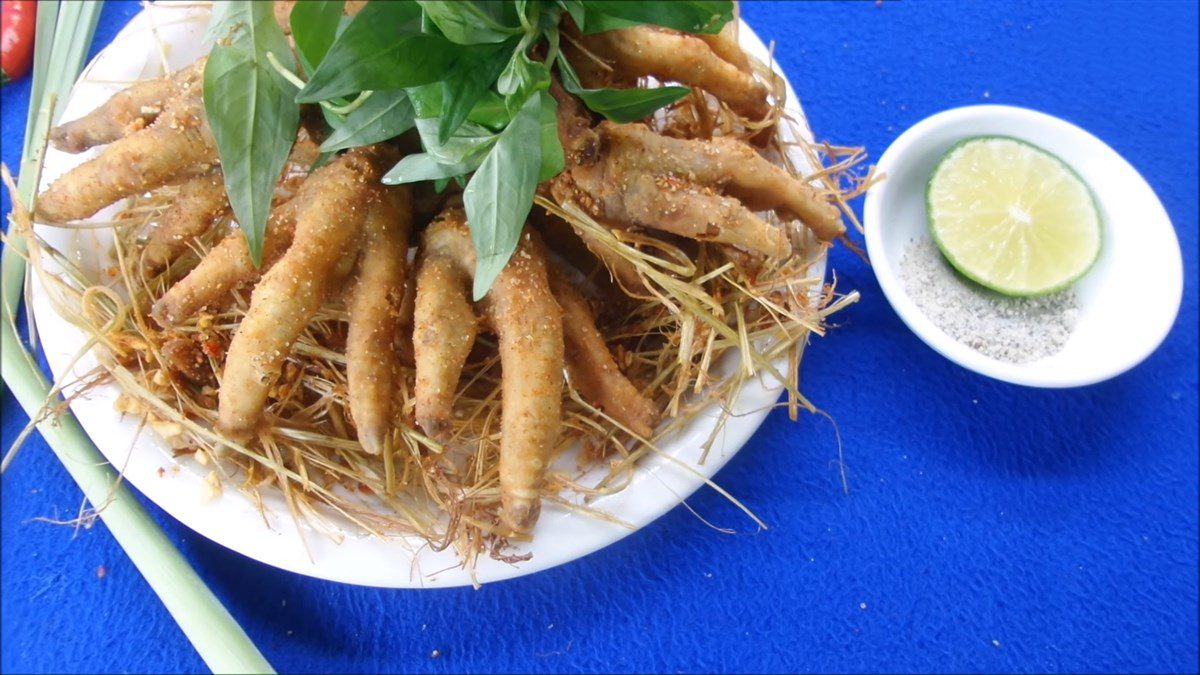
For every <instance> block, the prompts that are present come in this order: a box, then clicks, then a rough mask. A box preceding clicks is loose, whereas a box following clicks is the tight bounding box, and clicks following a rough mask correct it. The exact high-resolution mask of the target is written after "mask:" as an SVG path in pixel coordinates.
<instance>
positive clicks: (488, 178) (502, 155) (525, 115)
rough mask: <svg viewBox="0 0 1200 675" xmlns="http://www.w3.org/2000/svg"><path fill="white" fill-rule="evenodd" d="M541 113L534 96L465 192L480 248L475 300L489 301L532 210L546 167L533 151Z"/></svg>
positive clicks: (474, 239)
mask: <svg viewBox="0 0 1200 675" xmlns="http://www.w3.org/2000/svg"><path fill="white" fill-rule="evenodd" d="M540 109H541V100H540V97H537V96H530V97H529V100H528V101H526V102H525V105H523V106H521V109H520V110H518V111H517V114H516V115H515V116H514V117H513V120H512V122H510V123H509V124H508V128H506V129H505V130H504V131H503V132H501V133H500V137H499V139H498V140H497V141H496V145H495V146H494V147H493V148H492V151H491V152H489V153H488V156H487V158H486V159H484V160H483V164H481V165H480V166H479V169H478V170H476V171H475V174H474V175H473V176H471V180H470V181H469V182H468V183H467V188H466V190H464V191H463V206H464V207H465V208H466V211H467V223H468V224H469V225H470V227H471V241H472V242H474V244H475V284H474V289H473V294H474V297H475V300H480V299H482V298H483V296H485V295H487V292H488V289H490V288H491V287H492V282H494V281H495V280H496V277H497V276H499V275H500V271H501V270H503V269H504V266H505V265H506V264H507V263H508V259H509V258H511V257H512V254H513V251H515V250H516V248H517V243H518V242H519V241H520V237H521V230H522V229H524V227H525V219H526V218H527V217H528V216H529V211H530V209H531V208H533V193H534V190H536V189H537V183H538V180H537V179H538V170H539V167H540V165H541V153H540V152H536V151H535V150H534V148H535V147H536V146H537V145H538V143H539V141H540V135H541V124H540V123H539V117H540V112H539V111H540Z"/></svg>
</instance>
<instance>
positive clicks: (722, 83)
mask: <svg viewBox="0 0 1200 675" xmlns="http://www.w3.org/2000/svg"><path fill="white" fill-rule="evenodd" d="M726 28H729V27H728V26H727V27H726ZM723 33H724V31H722V34H718V35H716V36H703V37H701V36H696V35H690V34H687V33H680V32H678V31H674V30H670V29H667V28H662V27H659V26H648V25H646V26H633V27H630V28H621V29H617V30H610V31H605V32H603V33H594V34H591V35H584V34H582V33H580V32H578V31H573V32H572V33H571V37H572V39H574V40H575V41H577V42H578V43H579V45H581V46H582V47H583V49H585V50H587V52H590V53H591V54H592V55H594V56H598V57H600V58H601V59H603V60H604V61H605V62H606V63H607V64H608V65H609V66H610V67H611V71H605V70H604V69H602V68H598V67H597V66H596V65H595V64H594V61H593V62H592V64H591V65H589V64H588V61H589V60H590V59H592V58H593V56H589V55H587V54H584V53H581V50H569V53H570V55H571V63H572V64H584V65H583V67H582V68H581V69H580V70H579V76H580V80H581V82H582V84H583V85H584V86H585V87H603V86H610V85H613V84H618V85H620V84H628V82H629V81H630V80H631V79H632V78H637V77H645V76H652V77H656V78H658V79H660V80H671V81H675V82H682V83H684V84H688V85H692V86H694V87H699V88H700V89H703V90H705V91H707V92H708V93H710V94H712V95H713V96H715V97H717V98H718V99H720V100H721V101H723V102H724V103H725V104H726V105H728V106H729V107H730V108H731V109H732V110H733V111H734V112H736V113H738V114H740V115H742V116H744V117H746V118H747V119H750V120H753V121H758V120H762V119H764V118H765V117H766V116H767V115H768V114H769V113H770V111H771V106H770V104H769V103H768V102H767V88H766V87H765V86H763V84H762V83H760V82H758V81H757V80H755V79H754V77H753V76H752V75H751V74H750V69H749V61H748V59H747V58H746V55H745V54H744V53H743V52H742V50H741V48H740V47H738V45H737V42H736V40H734V38H733V35H732V33H730V34H728V35H723Z"/></svg>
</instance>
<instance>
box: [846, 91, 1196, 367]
mask: <svg viewBox="0 0 1200 675" xmlns="http://www.w3.org/2000/svg"><path fill="white" fill-rule="evenodd" d="M973 136H1011V137H1013V138H1018V139H1021V140H1025V141H1028V142H1030V143H1033V144H1034V145H1037V146H1040V147H1042V148H1045V149H1046V150H1048V151H1049V152H1051V153H1053V154H1054V155H1057V156H1058V157H1059V158H1061V159H1062V160H1063V161H1064V162H1066V163H1067V164H1068V165H1069V166H1070V167H1071V168H1073V169H1074V170H1075V171H1076V172H1077V173H1078V174H1079V175H1080V176H1081V177H1082V178H1083V180H1084V182H1085V183H1087V184H1088V186H1089V187H1091V189H1092V193H1093V194H1094V195H1095V196H1096V200H1097V203H1098V205H1099V207H1100V212H1101V216H1102V219H1103V226H1104V240H1103V244H1102V246H1103V248H1102V250H1101V252H1100V258H1099V260H1097V261H1096V264H1095V265H1094V266H1093V267H1092V269H1091V270H1090V271H1089V272H1088V273H1087V274H1086V275H1085V276H1084V277H1083V278H1082V279H1080V280H1079V281H1078V282H1077V283H1076V284H1075V285H1074V289H1075V294H1076V297H1077V298H1078V302H1079V318H1078V320H1077V322H1076V324H1075V328H1074V330H1073V331H1072V333H1071V337H1070V338H1069V339H1068V340H1067V342H1066V344H1065V345H1063V348H1062V350H1061V351H1059V352H1058V353H1056V354H1053V355H1050V356H1047V357H1045V358H1042V359H1038V360H1036V361H1032V362H1029V363H1021V364H1016V363H1008V362H1005V361H1000V360H998V359H994V358H991V357H989V356H985V355H983V354H981V353H979V352H977V351H975V350H974V349H972V348H970V347H968V346H967V345H965V344H963V343H961V342H958V341H956V340H955V339H954V338H953V337H951V336H950V335H949V334H947V333H946V332H945V331H943V330H942V329H940V328H938V327H937V326H936V325H935V324H934V323H933V322H932V321H931V320H930V319H929V318H928V317H926V316H925V315H924V314H923V313H922V312H921V309H920V308H919V307H917V304H916V303H915V302H914V301H913V299H912V298H910V297H909V296H908V293H907V292H906V291H905V289H904V284H903V282H901V281H900V260H901V259H902V258H903V257H904V250H905V248H906V247H907V246H908V244H909V242H910V241H913V240H914V239H927V238H929V236H930V235H929V226H928V224H927V221H926V214H925V184H926V182H927V181H928V180H929V175H930V173H931V172H932V171H933V168H934V166H935V165H936V164H937V162H938V160H939V159H941V157H942V155H943V154H945V152H946V151H947V150H949V149H950V148H951V147H952V146H953V145H954V144H955V143H958V142H959V141H962V140H964V139H966V138H970V137H973ZM876 169H877V171H879V172H880V173H881V174H883V175H884V180H882V181H881V182H879V183H876V184H875V185H873V186H872V187H871V189H870V190H868V191H867V199H866V202H865V203H864V204H863V227H864V229H865V230H866V240H867V253H868V255H869V256H870V258H871V266H872V269H874V271H875V277H876V278H877V279H878V280H879V286H880V287H881V288H882V289H883V292H884V295H886V296H887V299H888V302H889V303H891V305H892V309H894V310H896V313H897V314H899V315H900V318H901V319H902V320H903V321H904V323H906V324H907V325H908V327H909V328H910V329H912V331H913V332H914V333H916V334H917V337H919V338H921V339H922V340H924V341H925V343H926V344H928V345H929V346H930V347H933V348H934V349H935V350H936V351H938V352H939V353H941V354H942V355H943V356H945V357H946V358H948V359H950V360H951V361H954V362H955V363H958V364H959V365H961V366H963V367H964V368H968V369H970V370H973V371H975V372H978V373H981V374H983V375H987V376H989V377H994V378H996V379H998V380H1004V381H1006V382H1012V383H1015V384H1024V385H1029V386H1034V387H1077V386H1082V385H1087V384H1093V383H1096V382H1100V381H1102V380H1106V379H1108V378H1110V377H1115V376H1117V375H1119V374H1121V373H1123V372H1125V371H1126V370H1129V369H1130V368H1132V367H1134V366H1136V365H1137V364H1138V363H1140V362H1141V361H1142V360H1143V359H1145V358H1146V357H1147V356H1149V355H1150V353H1151V352H1153V351H1154V350H1155V348H1157V347H1158V345H1159V344H1161V343H1162V341H1163V339H1164V338H1165V337H1166V336H1167V333H1168V332H1169V331H1170V330H1171V326H1172V325H1173V324H1174V322H1175V316H1176V314H1178V312H1179V302H1180V299H1181V297H1182V294H1183V257H1182V255H1181V254H1180V251H1179V240H1178V238H1176V236H1175V228H1174V227H1172V226H1171V219H1170V218H1169V217H1168V216H1167V212H1166V209H1164V208H1163V205H1162V203H1161V202H1160V201H1159V200H1158V197H1157V196H1156V195H1155V194H1154V190H1153V189H1151V187H1150V185H1149V184H1147V183H1146V180H1145V179H1144V178H1142V176H1141V175H1140V174H1139V173H1138V172H1137V169H1135V168H1133V166H1132V165H1130V164H1129V162H1127V161H1125V159H1124V158H1122V157H1121V156H1120V155H1119V154H1117V151H1116V150H1113V149H1112V148H1110V147H1109V146H1108V145H1106V144H1105V143H1104V142H1103V141H1101V140H1100V139H1098V138H1096V137H1095V136H1093V135H1091V134H1089V133H1088V132H1086V131H1084V130H1083V129H1080V128H1079V127H1077V126H1075V125H1073V124H1071V123H1069V122H1065V121H1063V120H1060V119H1058V118H1057V117H1052V116H1050V115H1046V114H1044V113H1040V112H1035V111H1033V110H1027V109H1025V108H1016V107H1012V106H1001V105H981V106H970V107H966V108H956V109H953V110H947V111H945V112H942V113H938V114H936V115H933V116H932V117H928V118H926V119H924V120H922V121H920V122H918V123H917V124H915V125H913V126H912V127H911V128H910V129H908V130H907V131H905V132H904V133H903V134H901V135H900V137H899V138H897V139H896V140H895V141H894V142H893V143H892V145H891V146H890V147H889V148H888V149H887V151H885V152H884V153H883V156H882V157H880V158H879V163H878V164H877V165H876Z"/></svg>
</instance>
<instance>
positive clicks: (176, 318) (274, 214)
mask: <svg viewBox="0 0 1200 675" xmlns="http://www.w3.org/2000/svg"><path fill="white" fill-rule="evenodd" d="M295 226H296V201H295V199H292V200H290V201H287V202H284V203H283V204H280V205H279V206H276V207H275V208H274V209H273V210H272V211H271V215H270V217H269V218H268V219H267V229H266V234H265V236H264V238H263V260H262V267H261V269H260V268H258V267H255V265H254V261H253V260H252V259H251V258H250V248H249V247H248V246H247V245H246V238H245V237H244V236H242V233H241V232H233V233H232V234H229V235H227V236H226V237H225V238H224V239H222V240H221V243H219V244H217V245H216V246H214V247H213V249H212V250H211V251H209V252H208V255H206V256H204V258H203V259H202V260H201V261H200V264H198V265H196V267H195V268H194V269H192V271H191V272H189V273H188V275H187V276H186V277H184V278H183V279H180V280H179V281H177V282H176V283H175V285H174V286H172V287H171V288H169V289H168V290H167V292H166V293H164V294H163V296H162V297H160V298H159V299H158V301H157V302H155V303H154V307H153V308H152V309H151V311H150V316H151V317H152V318H153V319H154V321H155V322H156V323H158V325H160V326H162V327H163V328H167V327H170V326H173V325H176V324H179V323H181V322H183V321H186V320H187V319H188V318H189V317H191V316H192V315H194V314H196V313H197V312H199V311H200V310H202V309H205V308H215V307H219V306H221V305H223V304H224V303H225V302H227V301H228V300H229V297H230V294H231V293H232V292H233V291H235V290H237V289H239V288H243V287H245V286H247V285H249V284H252V283H254V282H255V281H258V278H259V276H260V275H261V274H262V273H263V272H265V271H266V270H268V269H270V268H271V266H272V265H274V264H275V262H276V261H277V260H278V259H279V257H280V256H282V255H283V253H284V251H286V250H287V248H288V246H291V244H292V235H293V233H294V230H295Z"/></svg>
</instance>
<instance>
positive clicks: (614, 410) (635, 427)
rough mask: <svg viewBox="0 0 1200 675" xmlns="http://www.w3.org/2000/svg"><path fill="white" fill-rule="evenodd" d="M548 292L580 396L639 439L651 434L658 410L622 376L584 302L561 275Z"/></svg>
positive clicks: (553, 275)
mask: <svg viewBox="0 0 1200 675" xmlns="http://www.w3.org/2000/svg"><path fill="white" fill-rule="evenodd" d="M550 289H551V291H552V292H553V293H554V299H555V300H557V301H558V306H559V307H561V308H562V313H563V341H564V346H565V349H566V351H565V354H566V364H567V371H568V372H569V373H570V374H571V382H572V383H573V384H574V385H575V388H576V389H578V390H579V393H580V394H582V395H583V397H584V398H586V399H587V400H588V401H590V402H591V403H592V404H593V405H595V406H596V407H598V408H600V409H601V410H602V411H604V413H605V414H607V415H610V416H611V417H612V418H613V419H615V420H617V421H618V422H620V423H621V424H622V425H624V426H625V427H626V428H627V429H629V430H630V431H632V432H633V433H635V434H637V435H638V436H640V437H642V438H649V437H650V435H651V434H653V433H654V426H655V424H656V423H657V421H658V410H657V409H656V408H655V406H654V402H653V401H651V400H650V399H648V398H646V397H645V396H643V395H642V393H641V392H640V391H638V389H637V387H635V386H634V384H633V383H632V382H630V381H629V378H627V377H625V374H624V373H622V372H621V369H620V367H619V366H618V365H617V362H616V361H615V360H614V359H613V357H612V354H610V353H609V351H608V345H607V344H605V342H604V338H603V337H602V336H601V335H600V331H599V330H598V329H597V328H596V318H595V316H593V315H592V310H591V308H590V307H588V302H587V300H586V299H585V298H584V297H583V296H582V295H581V294H580V293H579V291H578V290H576V289H575V287H574V286H573V285H571V282H570V281H569V280H568V279H567V278H566V277H565V276H563V274H562V273H561V272H558V271H552V272H551V274H550Z"/></svg>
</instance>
